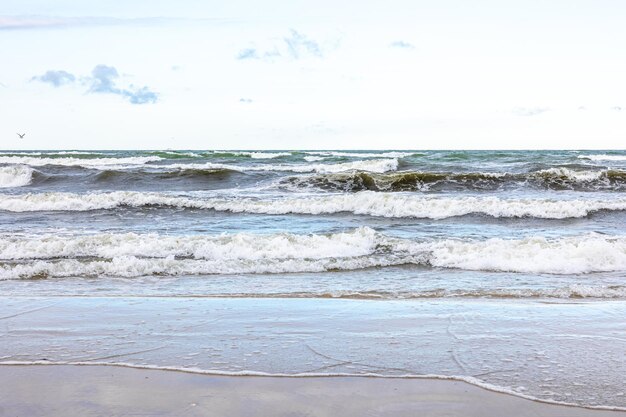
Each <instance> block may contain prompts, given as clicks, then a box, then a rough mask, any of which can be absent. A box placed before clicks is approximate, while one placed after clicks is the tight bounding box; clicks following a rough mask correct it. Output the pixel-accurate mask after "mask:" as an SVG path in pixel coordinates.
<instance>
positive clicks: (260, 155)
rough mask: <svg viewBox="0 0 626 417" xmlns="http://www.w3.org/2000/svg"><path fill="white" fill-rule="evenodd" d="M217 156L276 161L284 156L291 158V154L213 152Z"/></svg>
mask: <svg viewBox="0 0 626 417" xmlns="http://www.w3.org/2000/svg"><path fill="white" fill-rule="evenodd" d="M213 155H216V156H244V157H249V158H252V159H275V158H280V157H283V156H291V155H292V153H291V152H262V151H257V152H252V151H213Z"/></svg>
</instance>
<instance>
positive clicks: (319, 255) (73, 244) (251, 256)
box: [0, 228, 416, 280]
mask: <svg viewBox="0 0 626 417" xmlns="http://www.w3.org/2000/svg"><path fill="white" fill-rule="evenodd" d="M384 239H385V238H384V236H382V235H379V234H377V233H376V232H375V231H374V230H372V229H369V228H359V229H356V230H354V231H353V232H349V233H336V234H331V235H293V234H287V233H285V234H278V235H269V236H262V235H261V236H259V235H250V234H244V233H241V234H236V235H231V236H226V235H222V236H202V237H190V236H185V237H167V236H157V235H143V236H142V235H135V234H130V233H129V234H121V235H96V236H88V237H67V238H62V237H54V236H43V237H39V238H16V237H7V238H5V239H3V240H2V242H1V244H0V253H1V254H2V257H3V258H4V259H8V260H15V259H17V260H20V261H21V262H19V263H6V262H5V263H4V264H3V265H1V266H0V279H4V280H7V279H24V278H43V277H70V276H88V277H91V276H119V277H136V276H146V275H203V274H242V273H284V272H324V271H329V270H354V269H362V268H369V267H380V266H390V265H400V264H405V263H416V262H415V261H413V260H412V256H411V255H409V254H404V255H403V256H397V255H395V254H393V253H389V252H388V249H387V248H386V247H382V248H379V246H378V245H379V243H380V241H381V240H382V241H384ZM27 257H29V260H30V262H23V261H24V259H25V258H27ZM68 258H70V259H68ZM81 258H82V259H81ZM44 259H45V260H44Z"/></svg>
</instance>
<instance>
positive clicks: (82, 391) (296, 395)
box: [0, 365, 626, 417]
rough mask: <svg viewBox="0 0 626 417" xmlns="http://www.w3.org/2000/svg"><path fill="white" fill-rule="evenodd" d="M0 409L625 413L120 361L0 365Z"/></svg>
mask: <svg viewBox="0 0 626 417" xmlns="http://www.w3.org/2000/svg"><path fill="white" fill-rule="evenodd" d="M0 386H2V387H3V388H2V390H1V391H0V415H2V416H7V417H9V416H10V417H14V416H15V417H17V416H29V417H36V416H46V417H52V416H59V417H61V416H62V417H66V416H130V415H132V416H138V415H140V416H220V417H221V416H272V417H278V416H320V417H322V416H359V417H360V416H366V415H371V416H393V417H402V416H416V415H419V416H421V417H427V416H428V417H429V416H463V417H472V416H476V417H489V416H493V417H496V416H497V417H499V416H504V415H515V416H516V417H525V416H528V417H530V416H533V417H536V416H545V417H552V416H554V417H557V416H558V417H579V416H580V417H582V416H590V417H623V416H626V412H617V411H604V410H591V409H584V408H578V407H567V406H559V405H552V404H546V403H541V402H535V401H531V400H526V399H523V398H519V397H515V396H512V395H506V394H500V393H495V392H491V391H488V390H485V389H482V388H479V387H476V386H473V385H470V384H467V383H464V382H458V381H445V380H431V379H398V378H367V377H305V378H279V377H228V376H209V375H199V374H191V373H184V372H172V371H160V370H145V369H132V368H124V367H117V366H68V365H43V366H36V365H34V366H33V365H31V366H1V367H0Z"/></svg>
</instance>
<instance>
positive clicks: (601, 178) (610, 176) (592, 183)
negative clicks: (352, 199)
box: [280, 167, 626, 191]
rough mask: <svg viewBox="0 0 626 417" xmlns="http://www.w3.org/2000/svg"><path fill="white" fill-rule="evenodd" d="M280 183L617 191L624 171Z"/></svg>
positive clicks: (408, 174) (355, 176)
mask: <svg viewBox="0 0 626 417" xmlns="http://www.w3.org/2000/svg"><path fill="white" fill-rule="evenodd" d="M280 184H282V185H286V186H291V187H295V188H320V189H325V190H334V191H362V190H371V191H436V190H455V189H461V190H464V189H469V190H497V189H500V188H502V187H505V186H518V187H524V186H535V187H539V188H546V189H553V190H565V189H571V190H592V191H598V190H620V189H623V188H626V171H618V170H603V171H591V170H579V171H577V170H572V169H569V168H564V167H560V168H549V169H544V170H540V171H534V172H529V173H519V174H511V173H503V172H469V173H448V172H420V171H402V172H393V173H386V174H378V173H371V172H343V173H342V172H339V173H331V174H324V175H313V176H298V177H288V178H284V179H282V180H281V181H280Z"/></svg>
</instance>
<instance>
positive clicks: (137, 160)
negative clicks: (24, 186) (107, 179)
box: [0, 156, 162, 168]
mask: <svg viewBox="0 0 626 417" xmlns="http://www.w3.org/2000/svg"><path fill="white" fill-rule="evenodd" d="M161 159H162V158H161V157H158V156H132V157H126V158H76V157H67V158H66V157H62V158H51V157H45V158H37V157H34V156H0V164H23V165H30V166H44V165H59V166H78V167H83V168H99V167H109V166H125V165H143V164H147V163H148V162H156V161H160V160H161Z"/></svg>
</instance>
